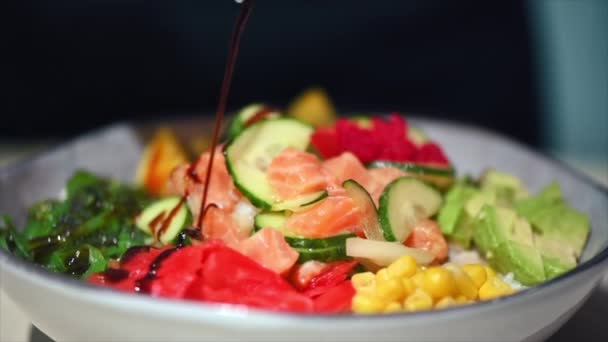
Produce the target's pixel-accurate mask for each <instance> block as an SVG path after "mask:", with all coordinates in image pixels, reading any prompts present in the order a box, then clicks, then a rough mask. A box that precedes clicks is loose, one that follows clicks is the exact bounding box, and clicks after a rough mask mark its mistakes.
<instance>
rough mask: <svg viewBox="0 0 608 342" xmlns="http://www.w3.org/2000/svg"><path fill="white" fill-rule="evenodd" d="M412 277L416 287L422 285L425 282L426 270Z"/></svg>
mask: <svg viewBox="0 0 608 342" xmlns="http://www.w3.org/2000/svg"><path fill="white" fill-rule="evenodd" d="M410 279H412V282H413V283H414V286H415V287H422V285H423V283H424V272H419V273H416V274H414V275H413V276H412V277H411V278H410Z"/></svg>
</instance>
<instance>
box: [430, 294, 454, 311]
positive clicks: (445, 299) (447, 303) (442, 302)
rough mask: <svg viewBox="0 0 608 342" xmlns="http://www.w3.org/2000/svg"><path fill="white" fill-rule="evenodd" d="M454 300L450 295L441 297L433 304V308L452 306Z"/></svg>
mask: <svg viewBox="0 0 608 342" xmlns="http://www.w3.org/2000/svg"><path fill="white" fill-rule="evenodd" d="M456 304H457V303H456V300H454V298H452V297H449V296H448V297H443V298H442V299H441V300H440V301H438V302H437V304H435V308H436V309H445V308H447V307H450V306H454V305H456Z"/></svg>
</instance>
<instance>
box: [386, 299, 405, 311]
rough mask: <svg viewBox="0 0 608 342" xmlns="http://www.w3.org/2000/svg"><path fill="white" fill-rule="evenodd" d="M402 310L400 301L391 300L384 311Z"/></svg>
mask: <svg viewBox="0 0 608 342" xmlns="http://www.w3.org/2000/svg"><path fill="white" fill-rule="evenodd" d="M401 310H403V307H402V306H401V303H399V302H390V303H388V305H386V307H385V308H384V312H386V313H391V312H399V311H401Z"/></svg>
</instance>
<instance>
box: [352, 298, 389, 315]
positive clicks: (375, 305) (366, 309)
mask: <svg viewBox="0 0 608 342" xmlns="http://www.w3.org/2000/svg"><path fill="white" fill-rule="evenodd" d="M386 305H387V303H386V302H385V301H384V300H382V299H380V298H377V297H374V296H370V295H367V294H359V293H357V294H356V295H355V296H354V297H353V301H352V309H353V311H354V312H355V313H364V314H365V313H379V312H382V311H384V308H385V307H386Z"/></svg>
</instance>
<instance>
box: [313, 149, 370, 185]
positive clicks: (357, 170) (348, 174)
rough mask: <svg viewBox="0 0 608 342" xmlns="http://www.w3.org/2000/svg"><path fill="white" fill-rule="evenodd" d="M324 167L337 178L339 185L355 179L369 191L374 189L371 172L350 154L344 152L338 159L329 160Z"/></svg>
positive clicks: (324, 163)
mask: <svg viewBox="0 0 608 342" xmlns="http://www.w3.org/2000/svg"><path fill="white" fill-rule="evenodd" d="M323 167H324V168H325V169H326V170H328V171H329V173H330V174H331V175H333V176H334V177H335V179H336V181H337V182H338V184H342V183H343V182H344V181H345V180H348V179H354V180H355V181H356V182H357V183H359V184H361V186H363V187H364V188H365V189H366V190H367V191H370V190H371V189H373V188H374V184H375V183H374V179H373V178H372V176H371V175H370V174H369V171H368V170H367V169H366V168H365V166H364V165H363V164H362V163H361V162H360V161H359V159H357V157H356V156H355V155H354V154H352V153H350V152H344V153H342V154H341V155H339V156H337V157H334V158H330V159H327V160H326V161H325V162H323Z"/></svg>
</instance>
